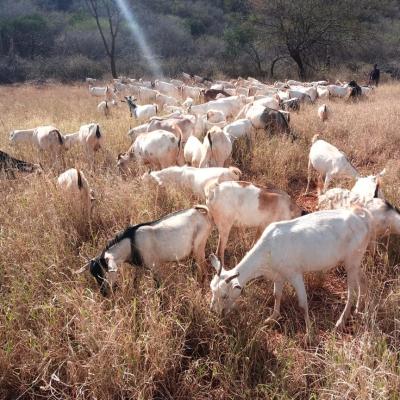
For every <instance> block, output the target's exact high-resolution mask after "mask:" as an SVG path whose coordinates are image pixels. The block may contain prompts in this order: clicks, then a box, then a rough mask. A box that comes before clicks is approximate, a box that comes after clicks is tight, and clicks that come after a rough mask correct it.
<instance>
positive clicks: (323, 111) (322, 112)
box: [317, 104, 328, 122]
mask: <svg viewBox="0 0 400 400" xmlns="http://www.w3.org/2000/svg"><path fill="white" fill-rule="evenodd" d="M317 113H318V118H319V119H320V120H321V121H322V122H324V121H326V120H327V119H328V107H327V106H326V104H322V106H320V107H319V108H318V112H317Z"/></svg>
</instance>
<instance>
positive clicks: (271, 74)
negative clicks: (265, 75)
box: [269, 57, 286, 79]
mask: <svg viewBox="0 0 400 400" xmlns="http://www.w3.org/2000/svg"><path fill="white" fill-rule="evenodd" d="M283 58H286V57H276V58H275V59H274V61H272V63H271V68H270V70H269V73H270V76H271V79H274V68H275V64H276V63H277V62H278V61H279V60H282V59H283Z"/></svg>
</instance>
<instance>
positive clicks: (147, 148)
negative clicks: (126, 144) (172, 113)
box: [117, 129, 185, 170]
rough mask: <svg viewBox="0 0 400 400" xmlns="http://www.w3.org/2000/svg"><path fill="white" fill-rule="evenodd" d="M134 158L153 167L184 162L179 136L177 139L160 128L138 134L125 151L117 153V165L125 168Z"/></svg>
mask: <svg viewBox="0 0 400 400" xmlns="http://www.w3.org/2000/svg"><path fill="white" fill-rule="evenodd" d="M134 158H136V159H137V160H138V162H139V163H141V164H144V165H146V164H148V165H150V167H151V168H155V169H163V168H167V167H169V166H171V165H176V164H178V165H183V164H184V163H185V161H184V159H183V151H182V145H181V138H179V139H178V138H177V137H176V136H175V135H174V134H173V133H171V132H168V131H164V130H161V129H159V130H156V131H152V132H148V133H142V134H140V135H139V136H138V137H137V138H136V139H135V141H134V142H133V144H132V146H131V147H130V148H129V150H128V151H127V152H126V153H122V154H119V155H118V163H117V166H118V167H120V168H121V169H122V170H125V169H126V168H127V167H128V164H129V162H130V161H131V160H132V159H134Z"/></svg>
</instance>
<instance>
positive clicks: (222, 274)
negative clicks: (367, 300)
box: [210, 208, 372, 334]
mask: <svg viewBox="0 0 400 400" xmlns="http://www.w3.org/2000/svg"><path fill="white" fill-rule="evenodd" d="M371 231H372V216H371V214H370V213H369V212H368V211H367V210H365V209H362V208H355V209H351V210H329V211H318V212H315V213H312V214H309V215H306V216H304V217H300V218H296V219H294V220H291V221H283V222H276V223H273V224H271V225H270V226H268V227H267V228H266V229H265V231H264V233H263V234H262V236H261V238H260V239H259V240H258V242H257V243H256V244H255V246H254V247H253V248H252V249H251V250H250V251H249V252H248V253H247V254H246V255H245V257H244V258H243V259H242V261H241V262H240V263H239V264H238V265H237V266H236V267H235V268H233V269H231V270H229V271H227V270H225V269H223V268H222V266H221V264H220V262H219V261H218V259H217V258H216V257H215V256H212V257H211V262H212V265H213V266H214V268H215V269H216V271H217V275H216V276H215V277H214V278H213V280H212V282H211V285H210V287H211V290H212V300H211V308H212V309H214V310H215V311H217V312H220V313H222V312H224V311H229V310H230V309H231V308H232V307H233V306H234V303H235V300H236V299H237V298H238V297H239V296H240V293H241V291H242V288H243V287H244V286H245V285H246V283H247V282H249V281H250V280H252V279H255V278H259V277H264V278H266V279H271V280H273V281H274V296H275V305H274V311H273V313H272V315H271V316H270V318H269V319H268V320H269V321H270V320H276V318H277V317H278V316H279V314H280V303H281V297H282V289H283V285H284V283H285V282H290V283H291V284H292V285H293V287H294V288H295V290H296V293H297V298H298V301H299V306H300V308H301V309H302V310H303V312H304V317H305V322H306V330H307V334H309V333H310V328H311V323H310V318H309V314H308V302H307V293H306V289H305V286H304V280H303V274H304V273H305V272H316V271H328V270H329V269H331V268H333V267H335V266H337V265H338V264H340V263H343V264H344V266H345V268H346V271H347V283H348V297H347V302H346V306H345V308H344V310H343V312H342V314H341V316H340V318H339V319H338V321H337V322H336V327H337V328H342V327H343V326H344V325H345V322H346V320H347V318H348V316H349V314H350V309H351V303H352V296H353V292H354V291H356V290H357V288H358V289H359V291H358V299H357V310H358V309H359V306H360V301H361V296H362V295H363V294H364V292H365V276H364V273H363V272H362V270H361V261H362V258H363V256H364V253H365V250H366V248H367V246H368V243H369V240H370V236H371Z"/></svg>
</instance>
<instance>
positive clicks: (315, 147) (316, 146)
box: [305, 135, 360, 194]
mask: <svg viewBox="0 0 400 400" xmlns="http://www.w3.org/2000/svg"><path fill="white" fill-rule="evenodd" d="M318 137H319V135H315V136H314V137H313V139H312V142H311V143H312V145H311V149H310V154H309V156H308V179H307V188H306V192H305V193H306V194H307V193H308V190H309V187H310V181H311V166H312V167H314V169H316V171H317V172H318V174H319V180H321V179H325V181H324V184H323V192H325V191H326V190H327V188H328V186H329V183H330V181H331V180H332V179H333V178H334V177H336V176H349V177H353V178H356V179H357V178H359V177H360V175H359V173H358V172H357V170H356V169H355V168H354V167H353V166H352V165H351V164H350V162H349V161H348V160H347V158H346V155H345V154H344V153H342V152H341V151H340V150H338V149H337V148H336V147H335V146H333V145H331V144H330V143H328V142H326V141H325V140H322V139H318ZM323 177H325V178H323ZM319 186H320V185H319Z"/></svg>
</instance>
